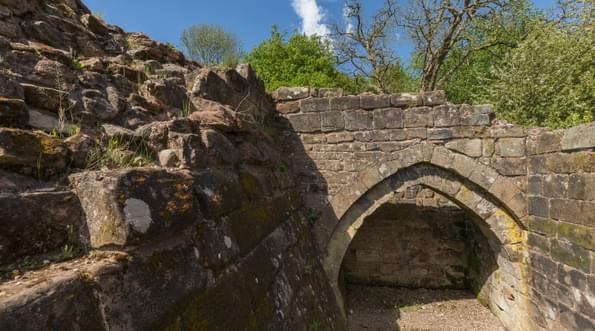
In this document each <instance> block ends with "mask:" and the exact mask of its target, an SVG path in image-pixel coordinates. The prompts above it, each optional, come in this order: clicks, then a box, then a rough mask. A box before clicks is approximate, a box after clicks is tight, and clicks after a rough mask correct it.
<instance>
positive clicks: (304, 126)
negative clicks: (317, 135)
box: [287, 113, 322, 132]
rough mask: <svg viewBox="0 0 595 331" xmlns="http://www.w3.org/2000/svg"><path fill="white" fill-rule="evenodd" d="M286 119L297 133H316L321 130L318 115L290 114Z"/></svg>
mask: <svg viewBox="0 0 595 331" xmlns="http://www.w3.org/2000/svg"><path fill="white" fill-rule="evenodd" d="M287 119H288V120H289V123H291V126H292V127H293V129H294V130H295V131H297V132H316V131H320V130H321V129H322V121H321V116H320V114H319V113H314V114H292V115H288V116H287Z"/></svg>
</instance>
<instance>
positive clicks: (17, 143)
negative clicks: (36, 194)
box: [0, 128, 69, 173]
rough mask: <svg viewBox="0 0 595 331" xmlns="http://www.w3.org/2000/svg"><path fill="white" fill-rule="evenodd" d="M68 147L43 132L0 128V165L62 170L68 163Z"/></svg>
mask: <svg viewBox="0 0 595 331" xmlns="http://www.w3.org/2000/svg"><path fill="white" fill-rule="evenodd" d="M68 162H69V158H68V148H67V147H66V145H65V144H64V143H63V142H62V141H61V140H60V139H57V138H54V137H52V136H50V135H47V134H45V133H43V132H31V131H26V130H19V129H9V128H0V166H17V167H29V168H31V169H37V170H36V171H44V170H47V171H48V172H51V173H54V172H60V171H63V170H64V169H65V168H66V166H67V165H68Z"/></svg>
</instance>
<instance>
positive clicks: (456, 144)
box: [444, 139, 482, 157]
mask: <svg viewBox="0 0 595 331" xmlns="http://www.w3.org/2000/svg"><path fill="white" fill-rule="evenodd" d="M444 146H445V147H446V148H448V149H451V150H453V151H457V152H459V153H463V154H466V155H468V156H471V157H480V156H481V155H482V149H481V139H457V140H452V141H449V142H447V143H446V145H444Z"/></svg>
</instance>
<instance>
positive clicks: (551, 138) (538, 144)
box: [527, 130, 562, 155]
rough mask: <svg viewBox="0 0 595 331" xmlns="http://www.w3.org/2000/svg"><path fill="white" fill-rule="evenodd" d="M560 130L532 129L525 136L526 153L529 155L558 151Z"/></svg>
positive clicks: (560, 137)
mask: <svg viewBox="0 0 595 331" xmlns="http://www.w3.org/2000/svg"><path fill="white" fill-rule="evenodd" d="M561 139H562V132H560V131H558V132H550V131H542V130H532V131H531V132H530V134H529V136H528V137H527V153H528V154H529V155H536V154H544V153H551V152H559V151H560V142H561Z"/></svg>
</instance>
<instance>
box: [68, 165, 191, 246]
mask: <svg viewBox="0 0 595 331" xmlns="http://www.w3.org/2000/svg"><path fill="white" fill-rule="evenodd" d="M70 179H71V182H72V184H73V187H74V189H75V191H76V194H77V195H78V197H79V199H80V201H81V204H82V207H83V209H84V211H85V214H86V215H87V226H88V230H89V237H90V246H91V247H93V248H101V247H104V246H108V245H117V246H128V245H137V244H140V243H142V242H145V241H146V240H148V239H150V238H153V237H155V236H157V235H161V234H163V233H165V232H166V231H168V230H171V229H174V228H176V227H179V226H183V225H188V224H191V223H192V222H194V221H195V219H196V215H197V211H196V208H197V205H196V203H195V201H194V195H193V192H192V188H193V179H192V177H191V176H190V175H189V173H188V172H185V171H166V170H158V169H149V168H147V169H143V168H138V169H127V170H111V171H97V172H86V173H81V174H76V175H72V176H71V177H70Z"/></svg>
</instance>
